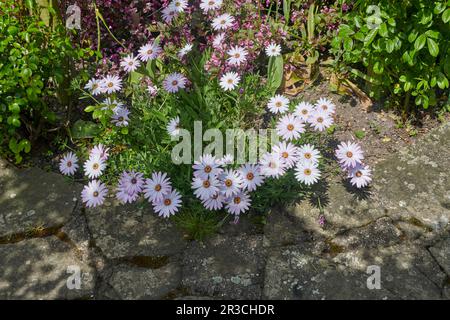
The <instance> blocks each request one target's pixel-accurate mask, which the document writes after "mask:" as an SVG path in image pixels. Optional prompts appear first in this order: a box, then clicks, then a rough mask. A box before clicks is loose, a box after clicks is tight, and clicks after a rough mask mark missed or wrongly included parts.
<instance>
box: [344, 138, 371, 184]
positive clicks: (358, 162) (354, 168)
mask: <svg viewBox="0 0 450 320" xmlns="http://www.w3.org/2000/svg"><path fill="white" fill-rule="evenodd" d="M336 157H337V159H338V161H339V164H340V165H341V168H342V170H344V171H345V172H346V173H347V174H348V178H349V179H350V183H351V184H352V185H353V186H356V187H357V188H364V187H366V186H367V185H368V184H369V183H370V182H371V181H372V173H371V170H370V168H369V166H367V165H365V164H364V163H363V162H362V161H363V160H364V152H363V151H362V149H361V147H360V146H359V145H358V144H357V143H354V142H350V141H348V142H342V143H341V144H340V145H339V146H338V148H337V149H336Z"/></svg>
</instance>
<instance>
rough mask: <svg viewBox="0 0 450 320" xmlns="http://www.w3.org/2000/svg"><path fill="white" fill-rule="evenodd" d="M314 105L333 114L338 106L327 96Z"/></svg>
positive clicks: (317, 108)
mask: <svg viewBox="0 0 450 320" xmlns="http://www.w3.org/2000/svg"><path fill="white" fill-rule="evenodd" d="M314 106H315V108H316V110H320V111H323V112H325V113H328V114H333V113H335V112H336V106H335V105H334V103H333V102H331V101H330V100H328V99H327V98H320V99H319V100H318V101H317V102H316V104H315V105H314Z"/></svg>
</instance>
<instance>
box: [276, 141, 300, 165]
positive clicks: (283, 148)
mask: <svg viewBox="0 0 450 320" xmlns="http://www.w3.org/2000/svg"><path fill="white" fill-rule="evenodd" d="M272 153H273V154H276V155H277V156H278V157H280V158H281V159H283V162H284V163H285V165H286V169H290V168H292V167H293V166H295V164H296V163H297V162H298V161H299V159H300V155H299V149H298V147H296V146H295V145H293V144H292V143H286V142H284V141H283V142H280V143H279V144H277V145H276V146H274V147H273V148H272Z"/></svg>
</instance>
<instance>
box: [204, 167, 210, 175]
mask: <svg viewBox="0 0 450 320" xmlns="http://www.w3.org/2000/svg"><path fill="white" fill-rule="evenodd" d="M204 171H205V172H206V173H210V172H211V171H212V168H211V166H206V167H205V170H204Z"/></svg>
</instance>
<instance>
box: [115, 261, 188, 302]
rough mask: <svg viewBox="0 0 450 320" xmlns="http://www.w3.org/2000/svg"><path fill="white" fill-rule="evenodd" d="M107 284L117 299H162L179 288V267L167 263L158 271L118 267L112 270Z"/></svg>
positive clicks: (175, 264) (126, 266) (176, 264)
mask: <svg viewBox="0 0 450 320" xmlns="http://www.w3.org/2000/svg"><path fill="white" fill-rule="evenodd" d="M107 282H108V284H109V285H110V286H111V287H112V288H113V289H114V290H115V292H116V293H117V294H118V298H119V299H124V300H144V299H145V300H154V299H163V298H166V297H167V296H168V295H169V294H170V293H171V292H173V291H174V290H176V289H178V288H179V287H180V284H181V267H180V265H179V264H178V263H169V264H167V265H165V266H163V267H161V268H158V269H148V268H136V267H130V266H128V265H119V266H116V267H114V268H113V270H112V274H111V277H110V278H109V279H108V281H107Z"/></svg>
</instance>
